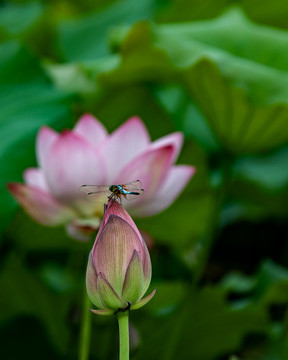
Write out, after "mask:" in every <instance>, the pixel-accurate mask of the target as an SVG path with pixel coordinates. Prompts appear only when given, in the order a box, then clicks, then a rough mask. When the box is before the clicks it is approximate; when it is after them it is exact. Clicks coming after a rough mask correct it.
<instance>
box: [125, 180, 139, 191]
mask: <svg viewBox="0 0 288 360" xmlns="http://www.w3.org/2000/svg"><path fill="white" fill-rule="evenodd" d="M122 186H123V188H124V189H125V190H127V191H133V190H136V189H141V188H142V182H141V181H140V180H135V181H131V182H129V183H127V184H123V185H122Z"/></svg>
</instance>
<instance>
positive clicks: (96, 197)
mask: <svg viewBox="0 0 288 360" xmlns="http://www.w3.org/2000/svg"><path fill="white" fill-rule="evenodd" d="M110 194H111V192H107V191H96V192H90V193H88V194H87V195H86V196H85V198H86V199H87V200H89V201H96V202H99V203H107V202H108V197H109V195H110Z"/></svg>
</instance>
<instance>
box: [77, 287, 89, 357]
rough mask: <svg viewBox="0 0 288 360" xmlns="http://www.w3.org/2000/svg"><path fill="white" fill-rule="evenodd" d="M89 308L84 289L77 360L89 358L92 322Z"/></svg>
mask: <svg viewBox="0 0 288 360" xmlns="http://www.w3.org/2000/svg"><path fill="white" fill-rule="evenodd" d="M89 307H90V300H89V298H88V296H87V293H86V288H85V289H84V296H83V309H82V323H81V332H80V347H79V360H88V358H89V349H90V337H91V320H92V316H91V313H90V310H89Z"/></svg>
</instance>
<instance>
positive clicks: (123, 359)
mask: <svg viewBox="0 0 288 360" xmlns="http://www.w3.org/2000/svg"><path fill="white" fill-rule="evenodd" d="M117 318H118V324H119V343H120V350H119V360H129V311H125V312H121V311H119V312H118V314H117Z"/></svg>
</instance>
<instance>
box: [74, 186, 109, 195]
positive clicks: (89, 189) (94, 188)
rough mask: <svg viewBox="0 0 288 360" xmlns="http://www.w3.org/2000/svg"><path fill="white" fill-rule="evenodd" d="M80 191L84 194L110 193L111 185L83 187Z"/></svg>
mask: <svg viewBox="0 0 288 360" xmlns="http://www.w3.org/2000/svg"><path fill="white" fill-rule="evenodd" d="M79 190H80V191H82V192H84V193H85V194H89V193H97V192H103V191H106V192H107V193H109V192H110V190H109V185H82V186H80V188H79Z"/></svg>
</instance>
